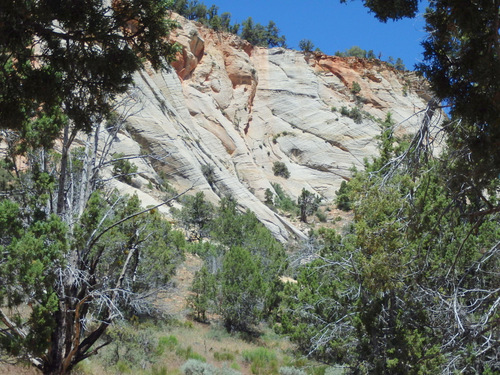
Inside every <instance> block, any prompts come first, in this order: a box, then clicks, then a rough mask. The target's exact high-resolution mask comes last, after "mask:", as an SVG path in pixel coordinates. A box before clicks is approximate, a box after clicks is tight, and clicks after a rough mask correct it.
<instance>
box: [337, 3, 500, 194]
mask: <svg viewBox="0 0 500 375" xmlns="http://www.w3.org/2000/svg"><path fill="white" fill-rule="evenodd" d="M341 2H346V0H341ZM418 3H419V2H418V0H391V1H385V0H364V4H365V6H366V7H368V8H369V9H370V11H371V12H373V13H374V14H375V16H376V17H377V18H378V19H379V20H381V21H383V22H387V21H388V20H390V19H392V20H397V19H401V18H405V17H415V16H416V14H417V11H418ZM499 7H500V3H499V2H498V1H496V0H494V1H491V0H480V1H474V2H463V1H458V0H437V1H431V2H430V3H429V7H428V8H427V9H426V11H425V15H424V17H425V21H426V26H425V30H426V31H427V38H426V39H425V41H424V42H423V47H424V56H423V57H424V61H423V62H422V63H421V64H418V65H417V69H418V70H420V71H421V72H423V73H424V74H425V76H426V77H427V78H428V79H429V82H430V84H431V86H432V89H433V90H434V92H435V93H436V95H437V97H438V98H439V99H440V100H441V101H443V102H444V104H445V105H448V106H449V107H450V110H451V114H452V115H453V117H454V122H453V123H450V124H449V126H446V127H445V130H446V132H447V133H448V135H449V136H450V141H451V142H452V144H453V149H454V150H455V151H456V155H457V156H458V155H461V156H460V157H461V158H462V159H463V161H464V162H467V163H468V164H469V165H474V167H473V169H475V170H476V171H475V173H474V174H473V175H471V176H469V177H472V178H473V180H474V183H475V184H477V188H484V187H485V186H486V185H487V184H488V181H489V180H491V179H492V178H495V177H497V176H498V175H499V173H500V148H499V147H498V146H499V139H500V34H499V31H500V13H499V11H498V9H499Z"/></svg>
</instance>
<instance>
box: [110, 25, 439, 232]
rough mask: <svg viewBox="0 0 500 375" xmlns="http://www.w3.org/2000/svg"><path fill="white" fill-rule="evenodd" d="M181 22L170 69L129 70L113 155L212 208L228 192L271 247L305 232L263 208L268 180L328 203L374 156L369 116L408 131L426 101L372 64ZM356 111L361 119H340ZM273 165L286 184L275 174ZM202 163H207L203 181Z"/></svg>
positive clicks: (423, 93) (406, 78)
mask: <svg viewBox="0 0 500 375" xmlns="http://www.w3.org/2000/svg"><path fill="white" fill-rule="evenodd" d="M179 22H180V23H181V28H180V29H179V30H178V35H177V36H176V38H175V39H176V40H177V41H178V42H179V43H181V44H182V45H183V46H184V51H183V53H182V55H181V56H179V59H178V61H176V62H175V63H174V67H173V69H172V70H171V71H170V72H165V71H162V72H154V71H150V70H147V71H142V72H140V73H138V74H137V75H136V77H135V85H136V86H135V87H134V88H133V89H131V90H130V92H129V97H130V98H132V99H133V101H130V100H129V101H128V103H127V104H126V105H124V108H123V109H126V110H127V113H128V114H129V117H128V119H127V126H126V132H124V133H123V134H120V137H121V138H120V137H119V138H120V142H118V144H117V145H116V147H117V152H124V153H126V154H130V153H132V152H143V153H144V152H145V153H151V154H155V155H156V156H158V160H154V159H153V160H151V161H150V162H148V163H144V162H140V163H139V164H138V165H139V167H140V172H141V173H143V175H144V176H147V178H148V179H150V180H151V179H152V180H153V181H154V179H155V178H157V176H158V175H157V174H158V173H160V172H163V173H165V175H166V176H167V177H168V180H169V182H170V183H171V184H172V185H174V186H175V187H176V188H177V189H178V190H179V191H181V190H183V189H186V188H189V187H191V186H192V187H193V190H192V191H191V192H193V193H194V192H197V191H203V192H204V193H205V196H206V197H207V199H209V200H210V201H212V202H216V201H217V200H218V199H219V197H222V196H224V195H227V194H230V195H232V196H233V197H235V198H236V199H237V201H238V202H239V204H240V206H241V208H242V209H250V210H252V211H254V212H255V214H256V215H257V217H258V218H259V219H260V220H261V221H262V222H263V223H264V224H265V225H266V226H267V227H268V228H269V229H270V230H271V231H272V232H273V233H274V235H275V236H276V237H277V238H279V239H281V240H284V239H287V238H288V237H289V236H290V235H294V236H303V234H301V233H300V232H299V231H298V230H296V229H295V228H293V226H292V225H290V224H289V223H288V222H287V221H286V219H284V218H281V217H278V216H277V215H276V214H275V213H274V212H273V211H271V210H270V209H269V208H268V207H267V206H266V205H265V204H263V200H264V193H265V191H266V189H271V190H273V187H272V185H271V183H278V184H280V185H282V186H283V188H284V190H285V191H286V192H287V193H288V194H290V195H291V196H292V197H293V198H295V199H296V198H297V197H298V195H299V194H300V192H301V190H302V189H303V188H306V189H307V190H309V191H311V192H314V193H316V194H319V195H321V196H322V197H323V198H324V200H325V201H327V202H328V201H332V200H334V199H335V191H336V190H338V188H339V186H340V183H341V182H342V180H343V179H348V178H349V176H350V171H349V170H350V168H351V167H352V166H356V167H358V168H362V163H363V159H364V158H370V157H372V156H374V155H376V152H377V141H376V136H377V135H378V134H379V132H380V128H379V125H378V122H377V121H376V119H384V118H385V116H386V114H387V113H388V112H391V113H392V115H393V119H394V120H395V121H396V123H398V124H399V125H398V126H397V128H396V131H398V132H411V131H412V130H413V131H414V130H415V129H416V128H417V127H418V125H419V124H420V122H421V120H422V113H421V112H422V111H423V110H424V109H425V107H426V105H427V101H428V100H429V99H430V93H429V91H428V89H427V87H426V85H425V82H424V81H423V80H421V79H419V78H418V77H416V76H415V75H414V74H412V73H403V72H398V71H396V70H395V69H393V68H390V67H388V66H387V65H386V64H384V63H381V62H379V61H376V60H360V59H356V58H339V57H331V56H325V55H317V54H304V53H302V52H298V51H292V50H287V49H283V48H273V49H265V48H260V47H253V46H251V45H250V44H248V43H247V42H245V41H242V40H241V39H239V38H238V37H236V36H234V35H230V34H225V33H216V32H214V31H213V30H208V29H205V28H202V27H201V25H199V24H195V23H192V22H189V21H187V20H185V19H183V18H179ZM353 82H357V83H358V84H359V86H360V87H361V91H360V92H359V93H358V94H357V97H356V95H355V94H353V93H352V92H351V89H352V85H353ZM356 106H357V107H359V110H360V111H362V113H363V118H362V121H361V122H360V123H356V122H355V121H354V120H352V119H351V118H349V117H347V116H344V115H342V114H341V112H340V111H341V108H342V107H346V108H347V109H352V108H355V107H356ZM276 161H281V162H283V163H285V165H286V166H287V168H288V170H289V171H290V178H288V179H284V178H282V177H277V176H274V174H273V170H272V169H273V163H274V162H276ZM203 165H209V166H212V167H213V171H214V177H215V181H214V182H213V183H212V185H210V184H209V183H208V182H207V180H206V178H205V176H204V175H203V173H202V166H203ZM144 181H146V180H144ZM122 185H124V184H121V185H120V188H121V189H123V190H124V191H127V189H129V188H128V187H127V186H122ZM140 185H141V187H140V189H141V190H142V194H141V196H144V195H145V194H146V195H147V191H146V190H145V189H143V188H142V186H144V183H142V184H140ZM129 192H130V191H129ZM144 201H147V202H148V203H151V202H155V201H157V199H156V198H154V197H148V198H147V199H144Z"/></svg>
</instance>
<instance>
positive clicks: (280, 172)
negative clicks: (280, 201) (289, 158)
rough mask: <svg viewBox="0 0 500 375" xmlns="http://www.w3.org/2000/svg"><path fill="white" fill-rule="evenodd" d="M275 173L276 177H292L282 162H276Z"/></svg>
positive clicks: (274, 165)
mask: <svg viewBox="0 0 500 375" xmlns="http://www.w3.org/2000/svg"><path fill="white" fill-rule="evenodd" d="M273 173H274V175H275V176H279V177H283V178H289V177H290V172H289V171H288V168H287V166H286V164H285V163H283V162H281V161H275V162H274V164H273Z"/></svg>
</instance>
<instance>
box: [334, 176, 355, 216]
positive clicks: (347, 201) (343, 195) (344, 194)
mask: <svg viewBox="0 0 500 375" xmlns="http://www.w3.org/2000/svg"><path fill="white" fill-rule="evenodd" d="M335 194H336V195H337V199H336V203H337V207H338V208H339V210H342V211H350V210H351V208H352V204H351V198H350V195H351V188H350V186H349V185H348V184H347V182H346V181H342V183H341V184H340V189H339V190H338V191H336V192H335Z"/></svg>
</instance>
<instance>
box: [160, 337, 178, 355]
mask: <svg viewBox="0 0 500 375" xmlns="http://www.w3.org/2000/svg"><path fill="white" fill-rule="evenodd" d="M178 344H179V340H177V337H175V336H173V335H170V336H162V337H160V339H159V340H158V348H157V349H156V353H157V355H162V354H163V353H165V350H173V349H175V347H176V346H177V345H178Z"/></svg>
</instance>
